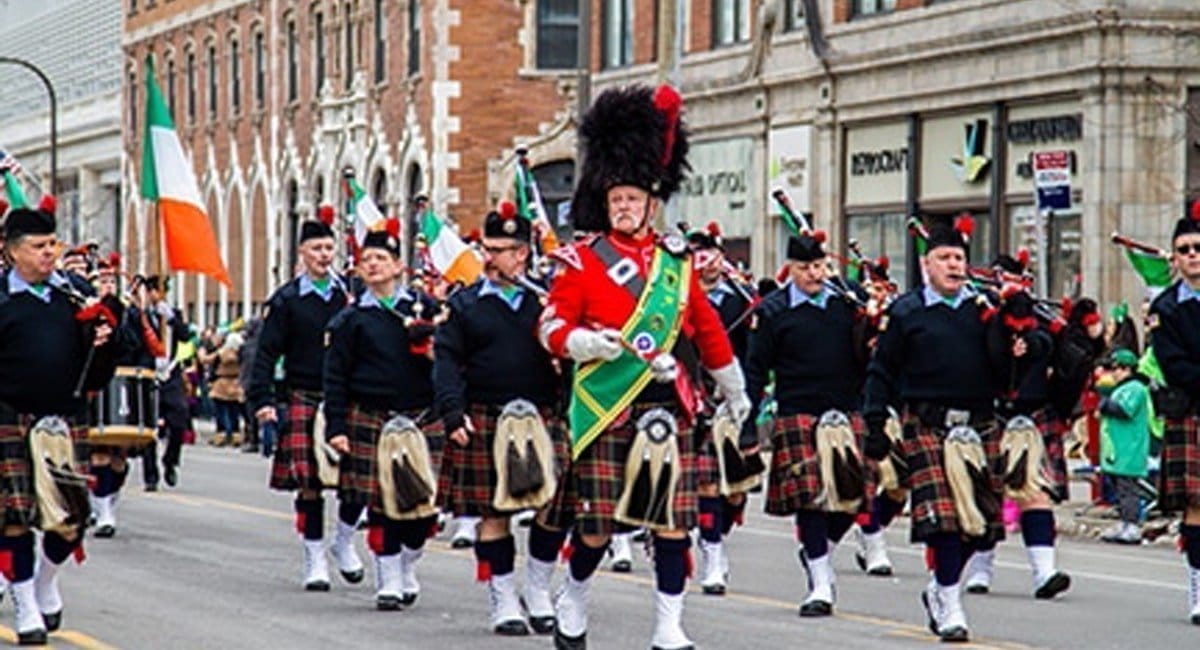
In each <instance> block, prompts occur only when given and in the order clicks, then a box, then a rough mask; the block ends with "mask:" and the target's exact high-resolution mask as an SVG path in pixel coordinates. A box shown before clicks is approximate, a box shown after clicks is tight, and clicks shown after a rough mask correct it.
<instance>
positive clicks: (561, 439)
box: [438, 404, 570, 517]
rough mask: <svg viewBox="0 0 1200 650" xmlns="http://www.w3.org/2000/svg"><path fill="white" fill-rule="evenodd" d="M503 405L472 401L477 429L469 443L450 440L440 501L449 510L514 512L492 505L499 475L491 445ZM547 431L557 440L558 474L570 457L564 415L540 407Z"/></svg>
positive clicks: (479, 514) (470, 412)
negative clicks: (499, 510) (463, 443)
mask: <svg viewBox="0 0 1200 650" xmlns="http://www.w3.org/2000/svg"><path fill="white" fill-rule="evenodd" d="M502 408H503V407H502V406H487V405H482V404H475V405H472V406H471V407H470V408H469V409H468V410H467V415H468V416H469V417H470V419H471V424H472V425H473V426H474V427H475V432H474V433H472V434H471V436H470V442H469V443H468V444H467V446H466V447H465V448H464V447H459V446H458V445H457V444H455V443H453V442H451V441H449V440H447V441H446V449H445V453H444V454H443V455H442V466H441V471H439V472H438V505H439V507H441V509H442V510H444V511H446V512H453V513H454V514H456V515H460V516H461V515H466V516H472V517H495V516H504V515H508V514H512V513H502V512H497V511H495V510H493V509H492V498H493V497H494V496H495V491H496V484H497V483H498V482H499V480H500V477H499V475H498V474H497V472H496V462H495V457H494V456H493V455H492V445H493V444H494V443H495V439H496V436H495V434H496V422H497V420H499V418H500V411H501V409H502ZM540 411H541V414H542V420H543V421H544V422H545V423H546V431H547V432H548V433H549V434H550V440H551V441H552V442H553V444H554V463H555V467H556V468H557V471H558V473H559V476H560V477H561V475H562V472H563V469H564V468H565V467H566V466H567V460H568V458H569V457H570V455H569V451H568V449H567V441H566V437H565V434H564V426H563V421H562V418H559V417H557V416H555V415H554V413H553V412H552V411H551V409H548V408H542V409H540Z"/></svg>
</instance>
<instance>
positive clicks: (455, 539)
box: [450, 517, 479, 548]
mask: <svg viewBox="0 0 1200 650" xmlns="http://www.w3.org/2000/svg"><path fill="white" fill-rule="evenodd" d="M478 524H479V517H457V518H455V520H454V533H453V535H451V537H450V546H451V548H470V547H472V546H474V545H475V527H476V526H477V525H478Z"/></svg>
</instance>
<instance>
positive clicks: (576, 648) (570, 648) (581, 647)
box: [554, 627, 587, 650]
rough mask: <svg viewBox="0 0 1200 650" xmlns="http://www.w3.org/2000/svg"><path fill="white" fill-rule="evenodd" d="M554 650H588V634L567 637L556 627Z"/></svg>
mask: <svg viewBox="0 0 1200 650" xmlns="http://www.w3.org/2000/svg"><path fill="white" fill-rule="evenodd" d="M554 650H587V632H584V633H583V634H580V635H579V636H567V635H565V634H563V633H562V632H560V631H559V630H558V628H557V627H555V628H554Z"/></svg>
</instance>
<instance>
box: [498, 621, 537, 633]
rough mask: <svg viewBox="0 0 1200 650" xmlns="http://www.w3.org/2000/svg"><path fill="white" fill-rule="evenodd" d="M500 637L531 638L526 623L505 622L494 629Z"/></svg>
mask: <svg viewBox="0 0 1200 650" xmlns="http://www.w3.org/2000/svg"><path fill="white" fill-rule="evenodd" d="M492 631H493V632H495V633H496V634H498V635H500V636H529V626H527V625H525V621H504V622H503V623H499V624H497V625H496V626H495V627H493V628H492Z"/></svg>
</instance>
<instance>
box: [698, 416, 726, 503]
mask: <svg viewBox="0 0 1200 650" xmlns="http://www.w3.org/2000/svg"><path fill="white" fill-rule="evenodd" d="M694 436H695V439H696V440H699V441H700V448H699V449H698V450H696V485H716V486H720V484H721V463H720V461H719V460H718V459H717V445H716V443H714V442H713V432H712V418H711V416H710V417H703V418H701V419H700V420H699V421H698V422H696V430H695V431H694Z"/></svg>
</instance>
